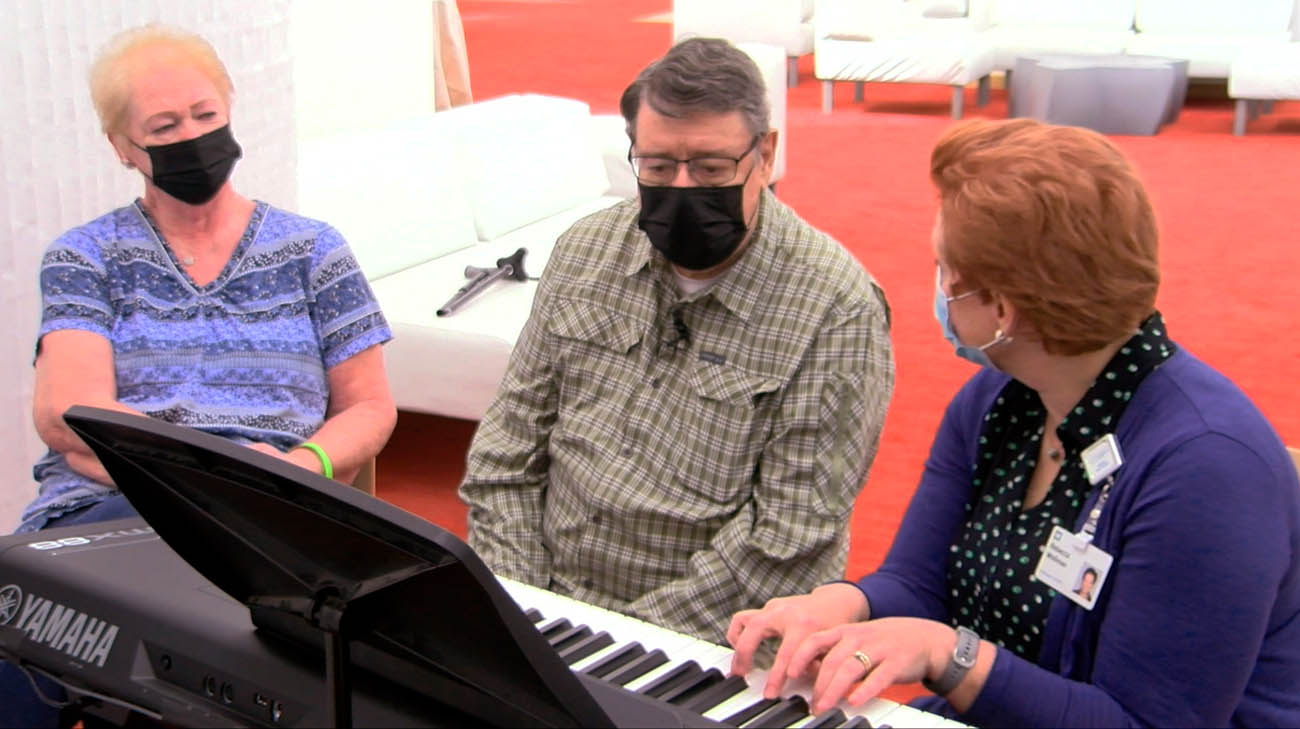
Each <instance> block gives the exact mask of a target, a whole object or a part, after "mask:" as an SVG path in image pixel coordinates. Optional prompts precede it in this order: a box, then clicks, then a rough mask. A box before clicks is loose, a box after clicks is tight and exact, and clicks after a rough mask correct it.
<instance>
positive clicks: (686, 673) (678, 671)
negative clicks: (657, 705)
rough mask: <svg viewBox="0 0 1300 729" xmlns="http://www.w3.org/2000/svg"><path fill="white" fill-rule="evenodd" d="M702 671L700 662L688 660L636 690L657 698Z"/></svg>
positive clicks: (643, 694)
mask: <svg viewBox="0 0 1300 729" xmlns="http://www.w3.org/2000/svg"><path fill="white" fill-rule="evenodd" d="M701 673H704V672H703V671H701V670H700V664H698V663H696V662H695V661H686V662H684V663H681V664H679V665H676V666H673V668H672V669H670V670H668V671H666V672H665V673H662V674H660V676H659V678H656V679H655V680H653V681H651V682H650V683H648V684H646V685H644V686H642V687H641V688H639V689H637V691H636V692H637V693H639V694H641V695H642V696H649V697H650V698H653V699H657V698H659V697H660V696H662V695H663V694H664V692H666V691H668V690H669V689H671V688H673V687H674V686H676V685H677V684H679V683H681V682H683V681H689V680H690V679H692V678H694V677H696V676H698V675H700V674H701Z"/></svg>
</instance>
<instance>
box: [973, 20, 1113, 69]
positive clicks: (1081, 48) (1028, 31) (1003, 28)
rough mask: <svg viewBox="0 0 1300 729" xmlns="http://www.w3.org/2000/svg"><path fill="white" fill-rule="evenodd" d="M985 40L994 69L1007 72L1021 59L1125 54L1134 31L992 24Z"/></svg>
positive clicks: (986, 32)
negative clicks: (1078, 54) (1085, 54)
mask: <svg viewBox="0 0 1300 729" xmlns="http://www.w3.org/2000/svg"><path fill="white" fill-rule="evenodd" d="M984 37H985V39H986V40H987V41H988V42H989V44H990V45H991V46H992V47H993V49H994V50H993V67H994V68H998V69H1001V70H1003V71H1008V70H1012V69H1014V68H1015V65H1016V59H1017V58H1019V57H1020V56H1036V55H1044V54H1048V55H1050V54H1053V53H1064V54H1071V53H1098V54H1114V53H1124V51H1125V49H1126V48H1127V47H1128V46H1129V43H1130V42H1131V41H1132V40H1133V31H1131V30H1079V29H1073V28H1063V27H1053V26H1038V27H1034V26H1027V25H1022V26H1009V25H995V26H993V27H992V28H989V29H988V30H987V31H985V35H984Z"/></svg>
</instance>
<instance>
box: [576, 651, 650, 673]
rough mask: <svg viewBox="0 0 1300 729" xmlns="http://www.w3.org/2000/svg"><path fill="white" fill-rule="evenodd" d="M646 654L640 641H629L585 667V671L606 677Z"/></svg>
mask: <svg viewBox="0 0 1300 729" xmlns="http://www.w3.org/2000/svg"><path fill="white" fill-rule="evenodd" d="M645 654H646V650H645V647H643V646H642V645H641V644H640V643H628V644H626V645H624V646H623V647H621V648H619V649H618V650H617V651H614V652H613V653H610V654H609V655H608V656H606V657H605V658H602V659H601V660H599V661H597V662H595V663H592V664H591V665H589V666H587V667H586V668H583V669H582V670H583V672H584V673H586V674H587V675H589V676H595V677H596V678H606V677H608V676H609V675H610V674H612V673H614V671H616V670H618V669H619V668H622V667H623V666H625V665H627V664H628V663H631V662H632V661H634V660H636V659H638V658H640V657H641V656H644V655H645Z"/></svg>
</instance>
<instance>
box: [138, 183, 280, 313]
mask: <svg viewBox="0 0 1300 729" xmlns="http://www.w3.org/2000/svg"><path fill="white" fill-rule="evenodd" d="M133 206H134V207H135V210H136V212H137V213H138V214H139V215H140V218H141V219H142V220H143V221H144V222H145V225H146V227H147V228H148V229H149V231H150V233H152V235H153V238H154V242H155V243H156V244H157V245H158V247H159V248H160V249H161V250H162V251H163V253H164V254H165V255H166V256H167V259H168V260H169V261H171V265H172V268H173V269H174V270H175V271H176V273H177V275H178V276H179V277H180V279H181V280H182V281H184V282H185V285H186V286H188V287H189V288H190V289H192V290H193V291H194V293H196V294H208V293H212V292H213V291H217V290H219V289H220V288H221V287H222V286H225V285H226V282H227V281H229V280H230V278H231V277H232V276H233V275H234V273H235V271H236V270H238V268H239V263H240V261H241V260H243V258H244V254H245V253H247V252H248V249H249V248H250V247H251V246H252V245H253V242H254V241H255V240H257V234H258V231H259V230H260V229H261V227H262V221H263V220H265V219H266V209H267V204H266V203H264V202H262V201H260V200H254V201H253V212H252V214H251V215H249V216H248V224H247V225H245V226H244V232H243V233H242V234H241V235H240V236H239V242H238V243H236V244H235V249H234V250H233V251H232V252H231V254H230V257H229V258H227V259H226V264H225V265H224V266H222V268H221V272H220V273H218V274H217V277H216V278H214V279H212V280H211V281H209V282H208V283H206V284H199V283H198V282H196V281H195V280H194V277H193V276H191V275H190V272H189V271H187V270H185V266H183V265H181V262H180V259H179V258H177V257H176V251H174V250H173V249H172V247H171V245H170V244H168V243H167V239H166V237H165V236H163V233H162V230H161V229H160V228H159V227H158V222H157V221H156V220H154V218H153V216H152V215H150V214H149V211H148V210H146V209H145V207H144V203H143V201H142V200H140V199H139V198H136V200H135V202H134V203H133Z"/></svg>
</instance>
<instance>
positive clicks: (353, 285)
mask: <svg viewBox="0 0 1300 729" xmlns="http://www.w3.org/2000/svg"><path fill="white" fill-rule="evenodd" d="M90 86H91V96H92V98H93V101H94V104H95V108H96V110H97V112H98V114H99V118H100V122H101V125H102V129H103V131H104V134H105V136H106V137H107V141H108V143H109V144H110V145H111V147H112V149H113V152H114V154H115V155H116V156H117V158H118V160H119V161H120V162H121V164H122V165H123V166H124V167H125V168H127V169H128V170H134V171H135V172H136V173H137V174H139V175H140V178H141V182H142V183H143V186H144V191H143V195H142V196H141V197H139V198H137V199H136V200H135V201H133V202H131V203H130V204H128V205H126V206H124V207H121V208H118V209H116V210H113V211H111V212H109V213H108V214H106V215H104V216H102V217H100V218H97V219H95V220H92V221H90V222H88V223H86V224H85V225H81V226H78V227H76V228H73V229H72V230H70V231H68V232H67V233H65V234H63V235H62V236H60V237H59V238H58V239H57V240H55V241H54V242H53V243H52V244H51V245H50V246H49V247H48V248H47V249H46V252H45V255H44V258H43V259H42V262H41V270H40V289H41V297H42V310H41V327H40V331H39V335H38V339H37V342H36V392H35V398H34V408H33V410H34V418H35V421H36V428H37V431H38V433H39V434H40V436H41V438H42V439H43V440H44V441H45V443H46V444H47V445H48V446H49V452H48V453H47V455H46V456H45V457H44V458H42V459H41V460H40V461H39V462H38V463H37V464H36V466H35V468H34V476H35V478H36V480H37V482H38V484H39V490H38V495H37V497H36V500H35V501H33V502H32V503H31V505H29V506H28V507H27V509H26V510H25V511H24V513H23V515H22V521H21V523H20V525H19V528H18V531H20V532H26V531H35V530H39V529H45V528H50V527H55V526H67V525H71V524H79V523H86V522H93V521H100V520H104V519H111V518H117V517H122V516H128V515H131V514H133V513H134V511H133V510H132V509H131V506H130V504H128V503H127V502H126V500H125V498H124V497H123V496H122V494H121V493H120V492H119V491H118V490H117V489H116V488H114V486H113V483H112V481H111V479H110V478H109V475H108V474H107V473H106V472H105V470H104V467H103V466H102V465H101V464H100V463H99V461H98V460H97V459H96V457H95V455H94V453H93V452H91V451H90V449H89V448H88V447H87V446H86V444H85V443H83V442H82V441H81V440H80V439H79V438H78V437H77V436H76V435H75V434H74V433H73V432H72V431H71V430H70V429H69V428H68V427H67V426H66V425H65V424H64V422H63V420H62V415H63V412H64V411H65V410H66V409H67V408H68V407H69V406H71V405H74V404H80V405H92V406H97V407H103V408H111V409H116V410H122V411H126V412H134V413H140V414H144V415H147V416H150V417H155V418H159V419H161V420H166V421H168V422H172V423H178V424H182V425H187V426H191V427H194V428H198V429H201V430H204V431H206V432H209V433H213V434H216V435H219V436H222V437H225V438H229V439H231V440H233V441H235V442H238V443H243V444H246V445H248V446H249V447H251V448H255V449H258V450H261V451H264V452H266V453H269V454H272V455H275V456H277V457H280V458H283V459H284V460H286V461H289V462H291V463H294V464H297V465H299V466H301V467H303V468H307V469H311V470H313V471H316V472H318V473H324V474H325V475H327V476H333V477H335V478H338V479H340V480H344V481H350V480H351V479H352V478H353V477H354V476H355V475H356V473H357V471H358V470H359V469H360V467H361V466H362V465H363V464H365V463H367V462H368V461H369V460H370V459H372V458H373V457H374V456H375V455H376V454H377V453H378V452H379V450H380V449H381V448H382V447H383V445H384V443H385V442H386V441H387V439H388V436H389V434H390V433H391V432H392V428H393V425H394V423H395V422H396V409H395V408H394V405H393V402H392V398H391V396H390V394H389V389H388V382H387V379H386V377H385V374H384V368H383V360H382V355H381V351H380V345H382V344H383V343H384V342H386V341H388V340H389V339H391V337H392V334H391V332H390V330H389V327H388V324H387V322H386V321H385V320H384V317H383V314H382V312H381V311H380V310H379V306H378V304H377V303H376V301H375V298H374V296H373V294H372V293H371V291H370V287H369V285H368V284H367V283H366V280H365V277H364V276H363V275H362V273H361V270H360V268H359V267H358V265H357V262H356V260H355V259H354V258H353V256H352V253H351V251H350V250H349V249H348V246H347V243H346V242H345V241H344V240H343V238H342V237H341V236H340V235H339V234H338V232H337V231H335V230H334V229H333V228H331V227H330V226H328V225H326V224H325V223H321V222H318V221H315V220H309V219H306V218H302V217H299V216H297V215H293V214H291V213H288V212H286V211H283V210H279V209H277V208H275V207H273V206H271V205H269V204H267V203H265V202H261V201H257V200H250V199H248V198H246V197H243V196H242V195H240V194H239V193H238V192H237V191H236V190H235V188H234V186H233V185H232V184H231V181H230V172H231V170H232V169H233V167H234V165H235V164H236V162H237V161H238V159H239V158H240V156H241V154H242V150H241V148H240V146H239V144H238V143H237V142H236V141H235V137H234V134H233V132H232V124H231V101H232V97H233V88H232V85H231V82H230V77H229V75H228V74H227V72H226V69H225V67H224V66H223V64H222V63H221V60H220V59H219V58H218V57H217V55H216V53H215V51H214V50H213V49H212V47H211V46H210V45H209V44H208V43H207V42H206V41H205V40H203V39H202V38H200V37H199V36H197V35H194V34H192V33H188V32H186V31H183V30H179V29H174V28H168V27H163V26H146V27H142V28H136V29H133V30H129V31H126V32H124V33H122V34H120V35H118V36H117V37H115V38H113V39H112V40H111V41H110V42H109V43H108V44H107V46H106V47H105V48H104V49H103V51H102V52H101V54H100V56H99V57H98V59H97V60H96V62H95V64H94V66H93V67H92V69H91V73H90ZM51 690H52V689H51ZM0 706H4V707H5V709H4V714H5V717H4V718H5V719H6V720H7V722H8V723H9V724H10V725H28V726H41V725H50V724H52V723H53V722H55V721H56V712H55V711H54V710H53V709H50V708H48V707H46V706H45V705H44V704H42V703H40V702H38V701H37V700H36V699H35V697H34V696H33V695H32V691H31V688H30V686H29V685H28V683H27V679H26V677H24V676H22V675H21V674H19V673H18V672H17V670H16V669H15V668H14V667H13V666H9V665H3V666H0Z"/></svg>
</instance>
